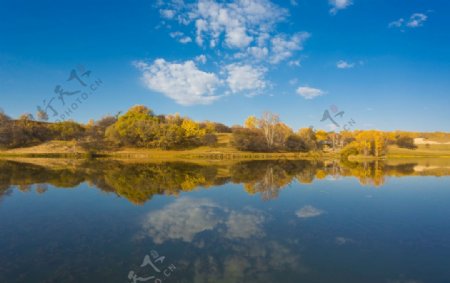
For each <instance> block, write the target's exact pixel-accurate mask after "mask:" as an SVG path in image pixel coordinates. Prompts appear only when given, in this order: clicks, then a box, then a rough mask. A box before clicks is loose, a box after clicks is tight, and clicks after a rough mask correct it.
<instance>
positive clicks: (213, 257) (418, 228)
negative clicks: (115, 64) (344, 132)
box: [0, 159, 450, 283]
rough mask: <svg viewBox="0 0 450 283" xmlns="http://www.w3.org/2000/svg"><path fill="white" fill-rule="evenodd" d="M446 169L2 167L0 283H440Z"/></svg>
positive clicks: (446, 233) (448, 276) (445, 165)
mask: <svg viewBox="0 0 450 283" xmlns="http://www.w3.org/2000/svg"><path fill="white" fill-rule="evenodd" d="M449 163H450V162H448V161H442V160H438V161H419V162H411V161H409V162H408V163H396V164H384V163H381V162H377V163H365V164H357V163H350V162H346V163H336V162H308V161H252V162H239V163H237V162H231V161H226V162H225V161H223V162H216V163H207V162H204V163H202V164H191V163H144V162H139V163H135V162H130V161H127V162H119V161H104V160H103V161H101V160H97V161H95V160H93V161H77V160H73V161H61V160H44V159H42V160H41V159H36V160H31V161H30V160H26V162H23V163H19V162H16V161H1V160H0V282H8V283H10V282H112V283H113V282H119V283H125V282H151V283H153V282H168V283H176V282H185V283H189V282H196V283H197V282H199V283H200V282H205V283H206V282H230V283H231V282H286V283H289V282H293V283H294V282H295V283H298V282H308V283H314V282H330V283H340V282H343V283H344V282H345V283H351V282H366V283H367V282H368V283H370V282H376V283H379V282H386V283H419V282H422V283H433V282H436V283H438V282H439V283H444V282H450V178H449V177H448V176H449V175H450V174H449V168H450V164H449Z"/></svg>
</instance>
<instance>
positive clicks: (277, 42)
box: [270, 32, 310, 64]
mask: <svg viewBox="0 0 450 283" xmlns="http://www.w3.org/2000/svg"><path fill="white" fill-rule="evenodd" d="M309 37H310V34H309V33H306V32H300V33H296V34H294V35H293V36H291V37H290V38H288V36H286V35H277V36H275V37H274V38H272V39H271V44H272V55H271V58H270V62H271V63H273V64H276V63H279V62H281V61H283V60H285V59H287V58H289V57H291V56H292V54H293V52H294V51H297V50H302V49H303V43H304V41H305V40H306V39H308V38H309Z"/></svg>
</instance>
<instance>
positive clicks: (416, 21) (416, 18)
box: [406, 13, 428, 28]
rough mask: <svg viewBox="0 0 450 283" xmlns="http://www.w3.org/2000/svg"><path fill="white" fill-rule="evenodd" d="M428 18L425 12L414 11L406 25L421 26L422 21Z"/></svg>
mask: <svg viewBox="0 0 450 283" xmlns="http://www.w3.org/2000/svg"><path fill="white" fill-rule="evenodd" d="M427 19H428V16H427V15H425V14H420V13H416V14H413V15H412V16H411V17H410V18H409V21H408V23H407V24H406V26H408V27H410V28H417V27H421V26H423V23H424V22H425V21H426V20H427Z"/></svg>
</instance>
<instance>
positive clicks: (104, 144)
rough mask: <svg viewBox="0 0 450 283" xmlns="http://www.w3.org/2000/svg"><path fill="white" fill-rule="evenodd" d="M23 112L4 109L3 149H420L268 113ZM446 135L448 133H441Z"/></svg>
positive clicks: (397, 136) (398, 135)
mask: <svg viewBox="0 0 450 283" xmlns="http://www.w3.org/2000/svg"><path fill="white" fill-rule="evenodd" d="M36 116H37V117H38V118H37V119H35V118H34V117H33V115H31V114H22V115H21V116H20V117H18V118H17V119H12V118H11V117H9V116H7V115H6V114H5V113H3V112H0V147H2V148H18V147H25V146H32V145H38V144H41V143H45V142H47V141H52V140H62V141H70V140H75V141H77V142H78V143H79V144H80V145H81V146H83V147H85V148H86V149H90V150H94V151H95V150H101V149H114V148H119V147H141V148H160V149H166V150H170V149H187V148H194V147H198V146H211V147H213V146H217V144H218V135H219V134H222V133H229V134H230V135H231V139H230V141H231V144H232V146H234V147H235V148H236V149H238V150H241V151H251V152H314V151H339V152H341V154H342V155H343V156H348V155H350V154H360V155H364V156H375V157H381V156H383V155H385V154H386V153H387V149H388V146H389V145H393V144H395V145H398V146H399V147H403V148H409V149H415V148H416V146H415V144H414V138H415V137H417V133H408V132H398V131H397V132H383V131H376V130H369V131H341V132H327V131H323V130H315V129H313V128H312V127H309V128H301V129H299V130H298V131H294V130H293V129H292V128H290V127H289V126H288V125H286V124H285V123H283V122H282V121H281V120H280V118H279V115H277V114H274V113H271V112H265V113H263V114H262V115H261V117H255V116H249V117H248V118H247V119H246V120H245V121H244V123H243V125H235V126H232V127H228V126H227V125H224V124H222V123H217V122H211V121H203V122H197V121H194V120H192V119H190V118H189V117H182V116H180V115H179V114H175V115H156V114H155V113H154V112H153V110H151V109H149V108H148V107H146V106H142V105H137V106H133V107H131V108H130V109H129V110H128V111H127V112H125V113H123V114H122V113H119V114H117V115H107V116H104V117H103V118H101V119H100V120H98V121H94V120H90V121H89V122H88V123H86V124H81V123H77V122H75V121H63V122H56V123H49V122H46V121H45V115H43V114H42V113H37V115H36ZM436 134H437V135H438V136H439V137H440V138H442V137H448V135H449V134H448V133H436ZM428 136H430V134H428Z"/></svg>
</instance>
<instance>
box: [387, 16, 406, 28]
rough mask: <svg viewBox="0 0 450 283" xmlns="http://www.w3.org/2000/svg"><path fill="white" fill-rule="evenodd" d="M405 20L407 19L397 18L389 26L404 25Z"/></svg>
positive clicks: (397, 26)
mask: <svg viewBox="0 0 450 283" xmlns="http://www.w3.org/2000/svg"><path fill="white" fill-rule="evenodd" d="M404 21H405V19H403V18H400V19H398V20H396V21H393V22H390V23H389V27H390V28H400V27H402V26H403V22H404Z"/></svg>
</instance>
